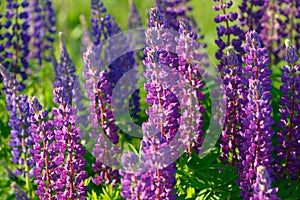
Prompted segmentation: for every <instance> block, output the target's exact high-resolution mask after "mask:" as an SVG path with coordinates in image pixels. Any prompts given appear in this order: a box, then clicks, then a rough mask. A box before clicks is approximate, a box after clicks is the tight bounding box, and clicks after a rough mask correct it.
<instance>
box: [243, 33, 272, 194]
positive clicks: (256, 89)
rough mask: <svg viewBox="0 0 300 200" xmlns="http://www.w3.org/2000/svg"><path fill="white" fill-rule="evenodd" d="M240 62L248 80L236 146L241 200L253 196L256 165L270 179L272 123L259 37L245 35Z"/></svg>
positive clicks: (269, 83)
mask: <svg viewBox="0 0 300 200" xmlns="http://www.w3.org/2000/svg"><path fill="white" fill-rule="evenodd" d="M246 41H247V43H246V45H245V51H246V52H247V53H246V54H245V56H244V57H243V62H244V63H245V64H246V66H245V68H244V71H243V73H244V74H245V75H246V76H247V77H248V78H249V81H248V91H249V92H248V96H247V98H248V103H247V105H246V106H245V107H244V113H245V117H244V118H243V119H242V125H241V126H242V129H241V131H240V133H239V134H240V136H241V141H240V142H239V146H238V149H239V158H238V159H239V162H238V173H239V178H238V180H237V182H238V183H239V186H240V189H241V195H242V197H244V198H246V199H248V198H249V197H251V196H252V195H253V192H254V191H253V187H252V186H253V184H254V183H255V180H256V171H257V167H258V166H259V165H263V166H265V167H266V169H267V170H268V173H269V174H270V175H272V174H273V169H272V168H271V164H272V162H273V161H274V159H273V158H272V155H271V154H272V151H273V150H274V147H273V146H272V141H271V137H272V136H273V134H274V132H273V130H272V125H273V123H274V122H273V119H272V117H271V114H272V106H271V104H270V100H271V98H272V95H271V93H270V90H271V89H272V86H271V80H270V79H269V76H270V74H271V73H272V71H271V70H270V69H269V67H268V66H267V64H268V62H269V59H268V57H267V56H266V52H267V49H266V48H263V47H262V44H261V40H260V38H259V35H258V33H257V32H255V31H249V32H248V33H247V35H246Z"/></svg>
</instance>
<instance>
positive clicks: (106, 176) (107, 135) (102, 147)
mask: <svg viewBox="0 0 300 200" xmlns="http://www.w3.org/2000/svg"><path fill="white" fill-rule="evenodd" d="M94 57H95V54H94V53H93V52H92V51H88V52H86V53H85V57H84V62H85V69H84V76H85V78H86V84H85V85H84V87H85V89H86V95H87V97H88V98H89V100H90V108H89V112H90V115H89V116H88V120H90V121H91V126H92V130H91V132H90V136H91V137H92V138H96V140H97V141H96V144H95V148H94V149H93V154H94V156H95V157H96V164H94V167H93V169H94V171H96V172H97V171H99V170H100V169H101V172H100V176H98V175H97V176H96V178H94V179H93V182H94V183H95V184H97V185H98V184H100V183H102V182H106V183H110V182H115V181H116V180H117V179H118V176H119V175H118V172H117V171H112V170H111V169H109V167H108V166H105V163H111V164H112V163H115V162H118V161H117V160H116V159H115V158H114V157H113V155H114V154H118V153H119V149H118V148H117V147H116V146H114V147H115V148H112V146H113V144H117V143H118V141H119V136H118V135H117V131H118V127H117V126H116V125H115V120H114V117H113V114H112V110H111V96H110V94H111V84H110V82H109V81H108V80H107V72H106V71H105V70H101V69H100V68H98V64H97V63H96V62H95V60H94ZM99 130H100V131H99ZM108 151H109V152H108ZM108 153H109V159H110V160H106V159H108V157H107V156H106V155H108ZM104 161H105V162H104Z"/></svg>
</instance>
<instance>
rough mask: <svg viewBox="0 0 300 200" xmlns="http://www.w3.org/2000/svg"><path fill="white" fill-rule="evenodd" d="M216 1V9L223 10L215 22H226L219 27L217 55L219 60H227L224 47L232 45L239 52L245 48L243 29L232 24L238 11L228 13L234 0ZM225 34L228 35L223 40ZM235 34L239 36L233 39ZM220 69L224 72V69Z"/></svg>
mask: <svg viewBox="0 0 300 200" xmlns="http://www.w3.org/2000/svg"><path fill="white" fill-rule="evenodd" d="M214 2H218V3H219V5H217V6H214V7H213V8H214V10H215V11H222V14H219V15H217V16H216V17H215V22H216V23H217V24H220V23H223V22H224V23H225V26H223V25H219V26H218V27H217V33H218V39H217V40H216V41H215V42H216V44H217V45H218V47H219V50H218V51H217V53H216V55H215V56H216V58H217V59H218V60H222V61H223V62H226V59H224V49H225V48H226V47H229V46H231V45H232V46H233V47H234V49H235V50H236V51H237V52H243V49H242V48H241V45H242V42H241V40H240V39H239V38H240V37H241V36H242V35H243V31H242V30H241V29H240V28H239V26H237V25H233V26H230V22H234V21H236V20H237V18H238V13H236V12H229V13H227V10H228V9H230V8H231V7H232V5H233V2H232V0H230V1H229V2H228V3H225V2H224V1H223V0H214ZM223 36H226V40H223ZM234 36H237V37H238V38H235V39H233V38H232V37H234ZM225 64H226V63H225ZM220 71H221V72H222V70H220Z"/></svg>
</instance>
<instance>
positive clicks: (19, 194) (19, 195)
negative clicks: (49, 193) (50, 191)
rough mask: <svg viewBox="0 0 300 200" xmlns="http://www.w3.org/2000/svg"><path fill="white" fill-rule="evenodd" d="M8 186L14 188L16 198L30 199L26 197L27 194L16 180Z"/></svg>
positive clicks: (21, 199)
mask: <svg viewBox="0 0 300 200" xmlns="http://www.w3.org/2000/svg"><path fill="white" fill-rule="evenodd" d="M10 186H11V187H12V188H13V189H14V192H15V199H16V200H30V199H29V198H28V197H27V194H26V193H25V192H24V191H23V190H22V189H21V188H20V186H18V185H17V183H16V182H12V183H11V184H10Z"/></svg>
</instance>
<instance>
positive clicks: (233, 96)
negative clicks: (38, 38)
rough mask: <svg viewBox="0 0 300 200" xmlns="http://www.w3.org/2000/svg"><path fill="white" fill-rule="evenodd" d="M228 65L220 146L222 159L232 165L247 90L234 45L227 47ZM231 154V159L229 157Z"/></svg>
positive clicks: (225, 74)
mask: <svg viewBox="0 0 300 200" xmlns="http://www.w3.org/2000/svg"><path fill="white" fill-rule="evenodd" d="M226 63H227V64H226V65H225V66H224V68H223V73H224V77H223V84H224V90H225V94H224V97H223V98H224V101H225V102H227V106H226V110H225V116H224V124H223V130H222V137H221V138H220V141H221V143H220V146H221V149H222V154H221V157H220V159H221V160H222V161H223V162H230V164H231V165H232V166H234V165H235V163H236V161H237V153H236V150H237V149H236V148H237V146H238V145H237V144H238V143H239V134H238V133H239V131H240V130H241V126H240V125H239V124H240V122H241V119H242V118H244V117H245V116H244V115H243V109H242V108H243V107H244V106H245V105H246V102H247V100H246V96H247V91H246V90H245V87H244V77H243V76H242V65H241V62H240V60H239V57H238V55H237V54H236V52H235V50H234V48H233V47H232V46H230V47H228V48H227V54H226ZM230 155H232V156H231V161H229V157H230Z"/></svg>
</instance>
